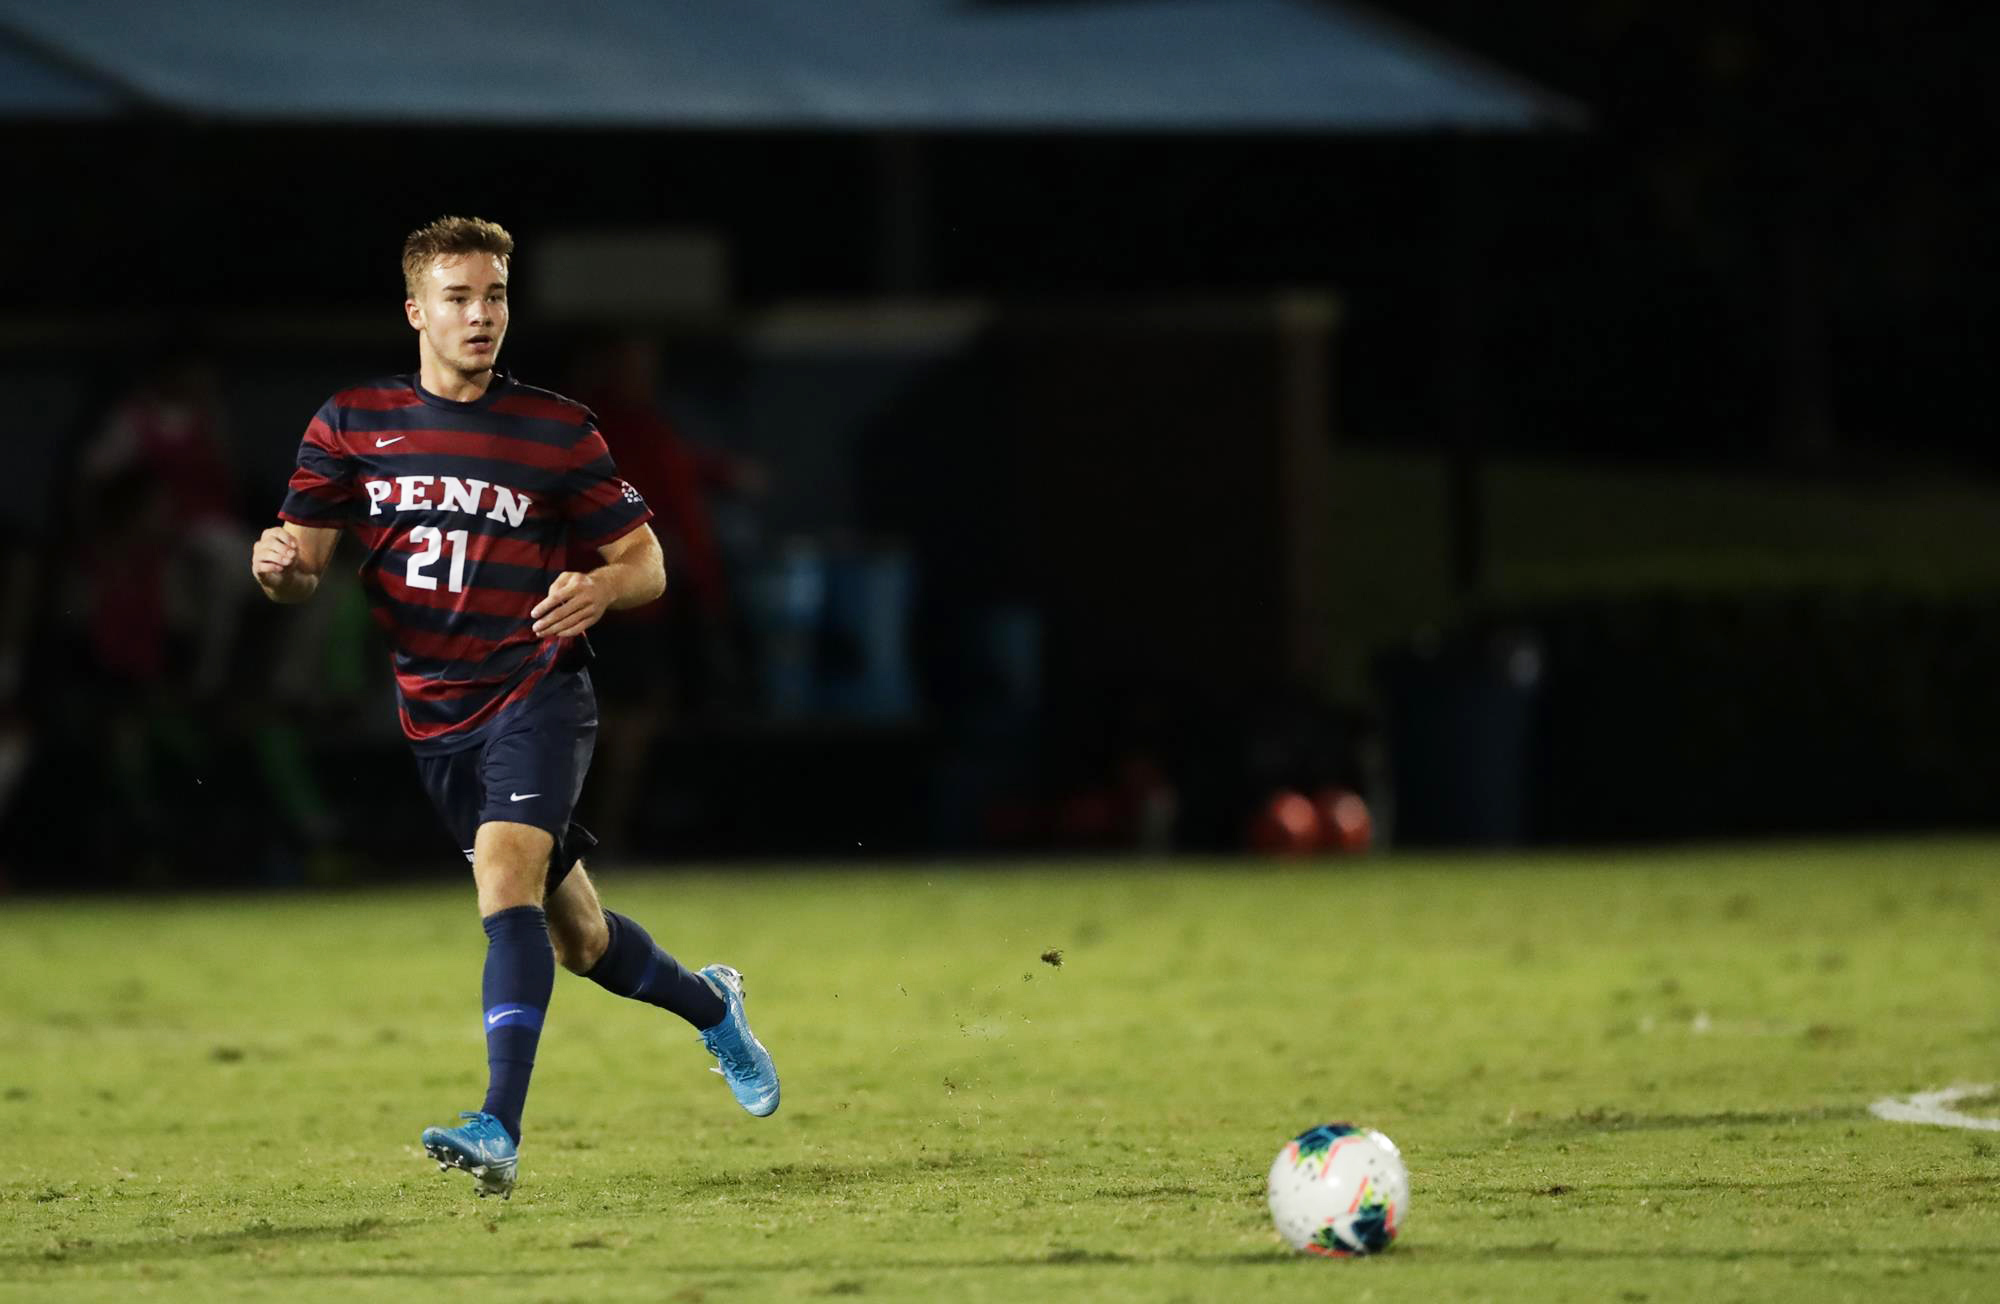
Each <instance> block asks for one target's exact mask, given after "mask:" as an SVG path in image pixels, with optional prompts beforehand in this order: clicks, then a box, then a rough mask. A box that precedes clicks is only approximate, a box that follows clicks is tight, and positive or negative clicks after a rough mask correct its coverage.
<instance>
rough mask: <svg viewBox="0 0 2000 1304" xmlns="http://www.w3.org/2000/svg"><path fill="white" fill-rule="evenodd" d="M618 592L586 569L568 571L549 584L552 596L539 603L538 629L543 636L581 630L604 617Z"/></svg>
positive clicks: (568, 633)
mask: <svg viewBox="0 0 2000 1304" xmlns="http://www.w3.org/2000/svg"><path fill="white" fill-rule="evenodd" d="M616 596H617V595H616V594H614V593H613V592H612V591H611V586H610V585H608V584H600V583H599V582H598V581H597V580H595V579H593V578H592V577H591V576H589V575H587V574H585V573H584V572H582V571H564V572H563V573H562V574H560V575H558V576H556V582H555V583H553V584H551V585H549V596H547V597H546V598H543V599H542V600H541V601H540V602H537V603H536V604H535V609H534V610H533V611H531V612H529V613H528V614H529V615H530V616H532V617H534V621H535V633H536V634H537V635H538V636H539V637H542V638H564V637H567V636H568V635H571V634H581V633H583V631H584V630H586V629H589V628H590V627H591V626H592V625H595V624H596V623H597V622H598V621H600V620H602V619H603V618H604V613H605V612H606V611H607V610H609V608H610V606H611V602H612V599H613V598H614V597H616Z"/></svg>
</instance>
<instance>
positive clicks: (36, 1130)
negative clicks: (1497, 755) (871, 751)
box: [0, 841, 2000, 1301]
mask: <svg viewBox="0 0 2000 1304" xmlns="http://www.w3.org/2000/svg"><path fill="white" fill-rule="evenodd" d="M600 886H601V888H602V890H603V892H604V894H605V899H606V902H607V903H608V904H609V905H611V906H612V907H613V908H614V909H618V910H620V911H623V912H626V913H629V914H631V915H633V916H635V917H637V918H639V919H641V920H642V921H644V922H645V923H646V925H647V927H648V928H649V929H650V930H652V931H653V932H654V934H655V935H656V936H657V937H659V938H660V939H661V941H662V943H663V944H664V945H666V946H667V947H668V948H669V949H671V950H673V951H674V952H675V953H676V954H677V955H678V956H680V957H681V958H682V959H683V960H684V961H686V962H687V963H689V964H693V965H699V964H703V963H707V962H709V961H717V960H720V961H726V962H728V963H730V964H733V965H736V966H738V967H739V968H741V969H742V970H743V971H744V973H745V974H746V975H747V976H748V979H749V982H750V983H751V985H752V989H753V990H754V991H755V993H756V1001H757V1030H758V1033H759V1035H760V1036H761V1037H762V1038H763V1039H764V1041H765V1042H766V1044H767V1045H769V1046H770V1048H771V1051H772V1053H773V1054H774V1055H775V1056H776V1057H777V1058H778V1061H779V1062H780V1063H781V1064H782V1065H783V1067H784V1073H785V1095H786V1098H785V1108H784V1110H782V1111H781V1112H780V1113H779V1114H778V1115H776V1116H775V1117H773V1118H771V1119H768V1120H758V1119H752V1118H749V1117H747V1116H746V1115H744V1114H743V1113H742V1112H741V1111H740V1110H738V1109H737V1108H736V1107H735V1106H734V1105H733V1104H731V1103H730V1101H729V1099H728V1096H727V1094H726V1093H724V1092H720V1091H718V1090H716V1089H715V1084H714V1083H713V1082H712V1081H711V1080H710V1079H709V1075H708V1074H707V1072H706V1070H705V1065H706V1064H707V1062H708V1061H707V1059H706V1058H705V1057H704V1056H703V1055H701V1054H700V1051H699V1047H698V1046H696V1045H695V1044H694V1042H693V1037H692V1034H691V1033H689V1032H688V1030H687V1029H686V1028H685V1027H684V1026H683V1025H681V1024H680V1023H679V1022H678V1021H677V1020H675V1019H673V1018H672V1017H671V1016H668V1015H665V1014H663V1013H661V1012H660V1011H657V1010H654V1009H651V1008H649V1007H646V1006H642V1005H639V1004H636V1003H633V1002H630V1001H621V1000H618V999H616V998H614V997H611V996H609V995H607V994H606V993H604V992H602V991H600V990H599V989H597V988H596V987H594V986H592V985H591V984H589V983H585V982H580V981H573V980H569V979H563V980H561V981H559V983H558V987H557V991H556V996H555V1000H554V1002H553V1005H552V1007H551V1009H550V1012H549V1021H548V1025H547V1031H546V1033H545V1035H544V1038H543V1041H542V1046H541V1054H540V1062H539V1066H538V1068H537V1071H536V1077H535V1088H534V1092H533V1094H532V1095H531V1097H530V1098H529V1101H528V1109H527V1114H526V1117H525V1127H526V1136H525V1139H524V1143H523V1146H522V1151H521V1180H520V1186H519V1188H518V1190H517V1192H516V1194H515V1197H514V1200H513V1202H512V1203H511V1204H510V1205H509V1206H507V1207H505V1208H504V1209H494V1208H492V1207H491V1205H490V1202H489V1203H488V1204H487V1205H481V1204H479V1203H477V1202H475V1201H474V1200H473V1199H472V1197H471V1195H470V1193H469V1192H468V1191H467V1190H466V1188H465V1185H464V1183H463V1182H456V1183H454V1182H451V1181H447V1180H445V1179H444V1178H443V1177H442V1176H440V1175H439V1174H438V1173H437V1171H436V1169H435V1166H434V1165H431V1164H429V1163H427V1162H426V1161H424V1160H423V1158H422V1157H421V1155H420V1154H419V1153H418V1151H417V1147H416V1145H415V1144H414V1140H413V1138H414V1137H415V1135H416V1128H417V1127H418V1126H420V1125H421V1124H423V1123H424V1122H425V1121H427V1120H431V1119H433V1118H436V1117H443V1116H449V1114H450V1112H451V1111H454V1110H457V1109H461V1108H470V1107H473V1106H475V1105H476V1104H477V1103H478V1100H479V1094H480V1090H481V1088H482V1086H483V1083H484V1068H485V1066H484V1051H483V1043H482V1040H481V1034H480V1026H479V965H480V963H481V957H482V955H483V949H484V937H483V936H482V934H481V933H480V930H479V927H478V922H477V919H476V918H475V915H474V910H473V902H472V898H471V892H470V890H469V887H467V888H465V889H463V890H461V889H452V890H445V889H433V888H424V889H422V890H409V891H396V892H382V893H375V894H369V895H359V894H303V893H302V894H297V895H286V896H264V897H236V898H200V899H194V898H180V899H165V900H162V899H147V900H135V901H105V900H75V901H20V900H16V901H13V902H10V903H9V905H8V907H7V911H6V914H5V917H4V920H0V1047H4V1048H5V1049H4V1050H0V1300H14V1299H21V1300H29V1299H32V1300H36V1301H44V1300H72V1299H104V1300H113V1299H116V1300H125V1299H129V1298H132V1297H134V1296H135V1295H137V1294H139V1293H141V1292H150V1293H151V1294H152V1295H153V1296H155V1297H160V1298H173V1299H200V1300H238V1299H240V1300H254V1299H268V1298H274V1297H281V1296H284V1297H298V1298H320V1297H338V1298H342V1299H366V1300H401V1299H411V1300H417V1299H422V1300H433V1299H458V1298H477V1299H480V1300H513V1299H521V1300H542V1299H563V1300H569V1299H576V1300H688V1301H692V1300H707V1301H723V1300H745V1301H760V1300H770V1299H792V1298H798V1299H804V1298H811V1297H821V1296H828V1295H852V1296H859V1297H863V1298H867V1299H893V1300H941V1299H942V1300H953V1301H961V1300H1046V1299H1052V1298H1063V1299H1078V1300H1084V1299H1087V1300H1131V1301H1163V1300H1172V1299H1185V1300H1191V1301H1193V1300H1213V1299H1230V1298H1237V1299H1243V1300H1259V1301H1262V1300H1288V1299H1299V1300H1308V1299H1310V1300H1326V1299H1333V1298H1344V1299H1362V1298H1371V1299H1373V1300H1376V1301H1390V1300H1450V1299H1487V1300H1535V1301H1545V1300H1553V1299H1575V1300H1621V1299H1622V1300H1640V1299H1648V1300H1653V1301H1673V1300H1692V1299H1706V1298H1716V1299H1744V1300H1759V1301H1767V1300H1800V1301H1806V1300H1812V1301H1818V1300H1826V1299H1846V1298H1855V1299H1861V1298H1866V1299H1870V1300H1879V1299H1883V1298H1895V1297H1910V1298H1922V1299H1925V1300H1951V1299H1967V1300H1971V1299H1984V1298H1988V1297H1989V1291H1990V1287H1991V1284H1992V1283H1993V1281H1995V1280H2000V1231H1996V1229H2000V1183H1996V1181H1995V1174H1996V1171H2000V1137H1996V1136H1995V1135H1994V1134H1992V1133H1987V1132H1973V1131H1963V1130H1952V1129H1946V1128H1935V1127H1918V1126H1908V1125H1898V1124H1891V1123H1885V1122H1881V1121H1878V1120H1876V1119H1874V1118H1872V1117H1870V1116H1869V1115H1868V1113H1867V1106H1868V1104H1869V1102H1870V1101H1872V1100H1875V1099H1878V1098H1880V1097H1883V1096H1887V1095H1892V1094H1904V1093H1908V1092H1912V1091H1918V1090H1922V1089H1925V1088H1928V1087H1934V1086H1942V1085H1946V1084H1952V1083H1962V1082H1993V1081H1996V1080H2000V1002H1996V1001H1995V999H1994V998H1995V995H1996V993H2000V945H1996V943H2000V848H1996V847H1995V846H1994V845H1993V844H1988V843H1978V842H1947V841H1935V842H1904V843H1873V844H1865V845H1860V844H1857V845H1851V846H1841V847H1831V846H1828V847H1820V846H1786V847H1769V848H1758V849H1728V850H1723V849H1703V850H1689V851H1683V852H1676V853H1672V854H1659V855H1640V854H1620V855H1617V856H1613V857H1593V856H1584V855H1575V856H1569V857H1561V858H1548V857H1543V858H1536V859H1501V858H1493V857H1487V858H1478V859H1471V858H1468V859H1460V860H1418V859H1411V858H1390V859H1385V860H1376V861H1371V862H1367V863H1365V864H1355V863H1352V862H1341V863H1340V864H1339V865H1338V867H1328V868H1325V869H1319V870H1309V871H1305V872H1301V871H1300V870H1298V869H1295V868H1285V869H1266V868H1263V867H1261V866H1246V865H1241V864H1234V863H1204V864H1193V863H1180V864H1173V865H1165V866H1161V865H1148V864H1139V863H1129V864H1118V863H1105V862H1094V863H1090V864H1064V865H1044V866H1027V867H1020V868H1008V867H949V868H947V867H936V868H923V867H916V868H910V869H904V870H897V871H894V872H888V871H883V872H874V873H863V872H855V871H848V870H828V871H823V872H822V871H810V872H807V871H799V872H794V871H788V870H738V871H731V872H729V873H721V872H714V873H709V872H703V873H676V874H672V875H644V876H639V875H628V874H619V873H615V872H607V873H606V874H605V875H604V876H603V877H602V878H601V879H600ZM1058 952H1060V956H1059V957H1058V958H1059V959H1060V960H1061V963H1060V964H1059V965H1058V964H1056V963H1054V962H1053V961H1051V960H1046V959H1044V956H1045V955H1049V956H1055V955H1056V954H1057V953H1058ZM1989 1112H1991V1111H1989ZM1328 1119H1353V1120H1358V1121H1363V1122H1366V1123H1367V1124H1368V1125H1370V1126H1374V1127H1379V1128H1381V1129H1382V1130H1384V1131H1386V1132H1387V1133H1389V1134H1390V1135H1391V1136H1394V1137H1395V1138H1396V1140H1397V1142H1398V1143H1399V1144H1400V1145H1401V1146H1402V1148H1403V1153H1404V1158H1405V1159H1406V1161H1407V1163H1408V1167H1409V1172H1410V1178H1411V1185H1412V1201H1413V1205H1414V1207H1415V1209H1416V1210H1417V1211H1418V1212H1417V1214H1416V1216H1415V1217H1414V1218H1413V1219H1412V1220H1411V1222H1410V1224H1409V1226H1408V1229H1407V1230H1406V1231H1405V1233H1404V1235H1403V1237H1402V1239H1401V1240H1399V1242H1398V1243H1397V1245H1396V1247H1395V1248H1394V1249H1393V1250H1391V1251H1390V1252H1389V1253H1387V1254H1385V1255H1382V1256H1380V1257H1379V1258H1377V1259H1371V1260H1364V1261H1358V1262H1352V1263H1339V1262H1325V1261H1320V1260H1314V1259H1307V1258H1301V1257H1294V1256H1292V1255H1291V1254H1289V1253H1287V1252H1285V1251H1284V1250H1283V1249H1282V1248H1281V1247H1280V1246H1279V1244H1278V1242H1277V1238H1276V1236H1275V1235H1274V1233H1273V1232H1272V1230H1271V1224H1270V1221H1269V1218H1268V1216H1267V1213H1266V1209H1265V1204H1264V1175H1265V1168H1266V1166H1267V1165H1268V1163H1269V1161H1270V1156H1271V1154H1272V1153H1273V1152H1274V1150H1275V1149H1276V1147H1277V1146H1279V1145H1280V1144H1282V1142H1283V1141H1284V1140H1285V1139H1286V1138H1287V1137H1289V1136H1292V1135H1295V1134H1296V1133H1298V1132H1299V1131H1300V1130H1301V1129H1303V1128H1306V1127H1308V1126H1311V1125H1313V1124H1315V1123H1320V1122H1324V1121H1327V1120H1328ZM634 1137H638V1138H643V1140H642V1141H640V1142H638V1143H634V1142H633V1141H632V1138H634Z"/></svg>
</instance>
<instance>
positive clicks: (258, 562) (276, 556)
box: [250, 521, 340, 603]
mask: <svg viewBox="0 0 2000 1304" xmlns="http://www.w3.org/2000/svg"><path fill="white" fill-rule="evenodd" d="M338 542H340V531H339V530H330V529H323V528H320V527H318V526H312V525H299V524H297V523H295V522H292V521H286V522H285V523H284V524H283V525H274V526H272V527H271V528H270V529H268V530H266V531H264V533H263V534H262V535H261V536H259V537H258V539H257V542H256V544H255V546H253V547H252V548H251V549H250V575H251V578H253V579H255V580H256V581H257V587H258V588H260V589H262V590H264V596H265V597H267V598H269V599H270V600H271V601H273V602H285V603H291V602H304V601H305V600H306V599H307V598H310V597H311V596H312V595H313V594H314V592H316V591H317V590H318V589H319V577H320V576H321V575H324V574H325V573H326V566H327V563H328V562H330V561H332V560H333V545H334V544H336V543H338Z"/></svg>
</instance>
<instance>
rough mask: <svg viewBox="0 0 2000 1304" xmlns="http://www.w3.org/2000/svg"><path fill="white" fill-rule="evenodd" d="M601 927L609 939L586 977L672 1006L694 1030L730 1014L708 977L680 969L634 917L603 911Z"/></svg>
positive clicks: (663, 1006)
mask: <svg viewBox="0 0 2000 1304" xmlns="http://www.w3.org/2000/svg"><path fill="white" fill-rule="evenodd" d="M604 926H605V927H606V928H608V929H610V930H611V943H610V945H608V946H606V947H605V948H604V955H603V957H602V958H601V959H599V960H598V962H597V963H596V964H595V965H592V966H591V969H590V972H589V973H587V974H585V975H584V977H586V978H588V979H590V981H592V982H594V983H596V984H597V985H598V986H599V987H602V988H603V989H604V990H605V991H607V992H613V993H616V994H617V995H619V996H629V997H631V998H632V999H633V1000H635V1001H644V1002H646V1003H647V1004H648V1005H657V1006H659V1007H660V1008H661V1009H663V1010H672V1011H673V1012H674V1013H675V1014H678V1015H680V1016H681V1017H682V1018H683V1019H686V1020H687V1021H688V1022H689V1023H691V1024H693V1025H694V1026H695V1027H697V1028H713V1027H714V1026H715V1025H716V1024H718V1023H721V1022H722V1020H723V1018H724V1016H726V1015H727V1014H728V1013H729V1007H728V1006H727V1005H724V1004H723V1003H722V998H721V997H720V996H717V995H716V994H715V989H714V988H713V987H710V986H709V985H708V980H707V979H706V978H703V977H702V976H701V975H700V974H698V973H689V972H688V971H687V970H686V969H684V968H682V967H681V962H680V961H678V960H676V959H674V957H672V956H671V955H668V954H667V953H666V952H665V951H662V950H661V949H660V948H659V946H658V944H656V943H655V942H654V941H653V939H652V938H651V937H649V936H648V935H647V933H646V930H645V929H643V928H641V927H639V925H638V924H637V923H635V922H634V921H633V920H630V919H627V918H626V917H625V916H624V915H621V914H617V913H615V912H614V911H610V910H607V911H605V912H604Z"/></svg>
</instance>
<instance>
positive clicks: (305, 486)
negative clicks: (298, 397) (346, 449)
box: [278, 402, 361, 530]
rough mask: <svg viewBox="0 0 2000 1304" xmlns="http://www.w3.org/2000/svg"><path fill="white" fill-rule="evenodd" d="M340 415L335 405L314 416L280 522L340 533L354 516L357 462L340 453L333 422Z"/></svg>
mask: <svg viewBox="0 0 2000 1304" xmlns="http://www.w3.org/2000/svg"><path fill="white" fill-rule="evenodd" d="M336 419H337V413H336V412H335V409H334V406H333V404H332V403H331V402H329V403H327V404H326V406H324V407H322V408H321V409H320V410H319V411H318V412H317V413H315V414H314V416H313V419H312V422H311V423H310V424H309V425H307V426H306V434H305V438H304V439H302V440H300V441H299V465H298V469H297V470H296V471H293V472H292V479H291V483H290V485H288V486H287V488H286V491H285V502H284V505H283V506H281V507H280V508H278V518H279V519H280V520H286V521H291V522H293V523H294V524H296V525H310V526H313V527H315V528H318V529H332V530H337V529H339V528H340V527H342V526H343V525H346V524H347V522H348V520H349V519H350V518H351V517H352V516H353V514H354V504H355V502H356V500H357V499H358V498H359V497H360V492H361V491H360V487H359V486H358V485H357V484H356V483H355V474H354V461H353V459H352V458H349V457H347V456H346V455H345V454H343V453H342V452H341V451H340V443H339V440H338V438H337V437H336V436H335V434H334V426H333V423H334V421H335V420H336Z"/></svg>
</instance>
